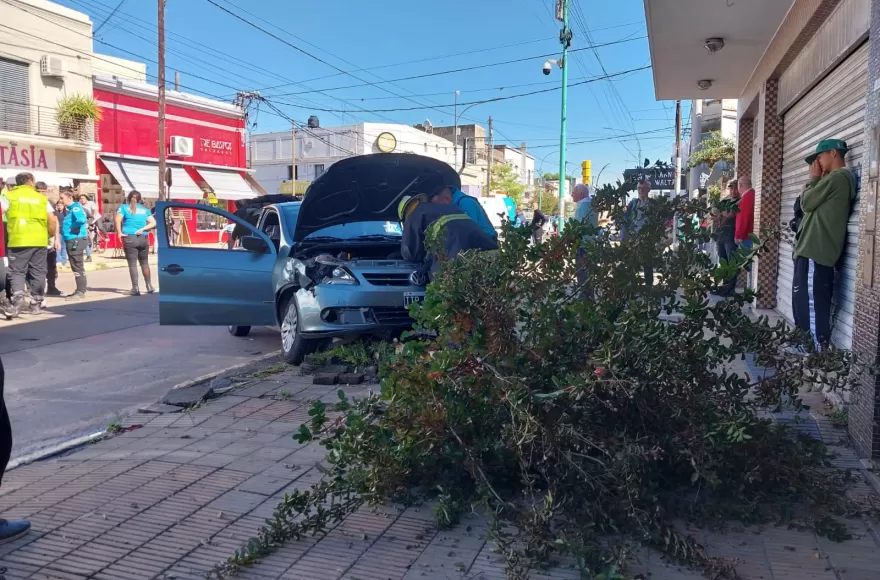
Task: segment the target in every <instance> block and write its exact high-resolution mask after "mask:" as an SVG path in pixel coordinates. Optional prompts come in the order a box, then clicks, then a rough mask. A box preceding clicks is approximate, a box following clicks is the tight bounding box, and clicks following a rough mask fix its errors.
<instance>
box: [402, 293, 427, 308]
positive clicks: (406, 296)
mask: <svg viewBox="0 0 880 580" xmlns="http://www.w3.org/2000/svg"><path fill="white" fill-rule="evenodd" d="M424 301H425V293H424V292H404V293H403V305H404V306H409V305H410V304H415V303H417V302H418V303H421V302H424Z"/></svg>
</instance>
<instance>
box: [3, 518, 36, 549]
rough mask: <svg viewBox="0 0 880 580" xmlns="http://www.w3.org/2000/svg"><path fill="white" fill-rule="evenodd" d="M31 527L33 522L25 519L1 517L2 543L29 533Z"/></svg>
mask: <svg viewBox="0 0 880 580" xmlns="http://www.w3.org/2000/svg"><path fill="white" fill-rule="evenodd" d="M30 529H31V523H30V522H28V521H25V520H12V521H10V520H4V519H0V544H5V543H6V542H11V541H12V540H17V539H18V538H20V537H22V536H23V535H25V534H27V533H28V532H29V531H30Z"/></svg>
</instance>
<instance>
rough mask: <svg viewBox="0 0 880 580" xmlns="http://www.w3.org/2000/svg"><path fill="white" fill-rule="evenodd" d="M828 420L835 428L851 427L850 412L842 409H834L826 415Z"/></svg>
mask: <svg viewBox="0 0 880 580" xmlns="http://www.w3.org/2000/svg"><path fill="white" fill-rule="evenodd" d="M825 415H826V416H827V417H828V420H829V421H831V424H832V425H834V426H835V427H841V428H842V427H846V426H847V425H849V411H847V410H846V409H843V408H840V407H834V408H833V409H831V410H829V411H828V412H826V413H825Z"/></svg>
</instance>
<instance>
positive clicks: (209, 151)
mask: <svg viewBox="0 0 880 580" xmlns="http://www.w3.org/2000/svg"><path fill="white" fill-rule="evenodd" d="M94 94H95V99H96V100H97V101H98V105H99V107H100V108H101V112H102V116H101V120H100V121H99V123H98V134H99V135H100V139H101V151H100V154H99V156H98V163H97V168H98V174H99V175H100V192H99V193H100V195H99V200H100V202H99V205H100V208H101V213H102V214H103V215H104V216H105V220H108V221H109V220H112V216H113V215H114V214H115V213H116V210H117V209H118V208H119V206H120V205H122V204H123V203H125V198H126V195H127V194H128V193H129V192H131V191H133V190H136V191H138V192H140V194H141V195H142V196H143V198H144V200H145V202H146V204H147V205H148V206H152V205H153V203H154V202H155V201H157V200H158V195H159V182H160V179H159V165H158V148H159V136H158V123H157V119H158V89H157V87H156V86H154V85H149V84H145V83H140V82H135V81H128V80H121V79H118V78H108V77H100V76H96V77H95V79H94ZM165 139H166V142H165V143H164V147H165V151H166V155H167V166H168V170H169V173H170V177H171V185H170V186H169V187H168V196H169V199H174V200H180V201H187V202H192V203H205V204H208V205H210V206H213V207H219V208H222V209H227V210H229V211H234V209H235V206H234V201H235V200H240V199H247V198H250V197H254V196H256V195H260V194H262V193H264V192H263V191H262V190H261V189H260V188H259V187H258V186H257V185H256V183H255V182H254V181H253V179H252V178H251V177H250V175H249V170H248V169H247V162H246V152H245V118H244V112H243V111H242V109H240V108H239V107H236V106H234V105H232V104H229V103H223V102H219V101H214V100H210V99H205V98H202V97H198V96H195V95H189V94H185V93H179V92H176V91H167V92H166V120H165ZM178 214H179V215H175V216H173V218H174V221H176V222H177V223H176V224H175V225H176V227H177V229H178V230H180V231H185V241H187V242H189V243H193V244H205V243H212V242H218V241H219V240H220V237H221V232H222V231H223V228H224V227H225V226H226V224H225V223H224V222H223V220H218V219H217V217H216V215H215V214H211V213H209V212H178ZM166 217H167V216H166ZM107 225H108V226H109V223H108V224H107ZM108 231H112V228H110V229H108ZM111 237H112V236H111ZM112 243H113V240H111V244H112Z"/></svg>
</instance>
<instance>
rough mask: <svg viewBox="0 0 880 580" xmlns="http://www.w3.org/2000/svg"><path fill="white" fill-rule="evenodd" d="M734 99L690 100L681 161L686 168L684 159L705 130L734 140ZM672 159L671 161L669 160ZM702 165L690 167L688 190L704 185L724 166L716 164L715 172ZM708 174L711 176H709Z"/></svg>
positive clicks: (723, 168)
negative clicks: (688, 135) (688, 136)
mask: <svg viewBox="0 0 880 580" xmlns="http://www.w3.org/2000/svg"><path fill="white" fill-rule="evenodd" d="M736 106H737V100H736V99H695V100H694V101H692V102H691V139H690V142H689V146H688V147H687V148H684V147H683V149H684V150H683V151H682V158H683V159H682V163H683V165H684V166H685V167H686V166H687V161H685V158H687V157H689V156H690V154H693V152H694V151H696V150H697V148H698V147H699V144H700V142H701V141H702V140H703V139H705V138H706V137H708V136H709V133H712V132H719V133H721V136H722V137H727V138H729V139H734V140H735V139H736V123H737V121H736V115H737V113H736ZM673 162H674V161H673ZM711 169H712V168H711V167H709V166H707V165H705V164H703V165H699V166H697V167H694V168H693V169H691V170H690V174H689V177H688V182H687V184H688V191H689V192H693V190H695V189H698V188H702V187H708V186H709V184H711V183H713V182H715V181H717V180H718V178H719V177H721V172H722V171H724V170H726V169H728V167H727V165H726V164H725V163H723V162H722V163H719V164H718V166H717V167H715V171H711ZM710 173H711V175H710Z"/></svg>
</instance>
